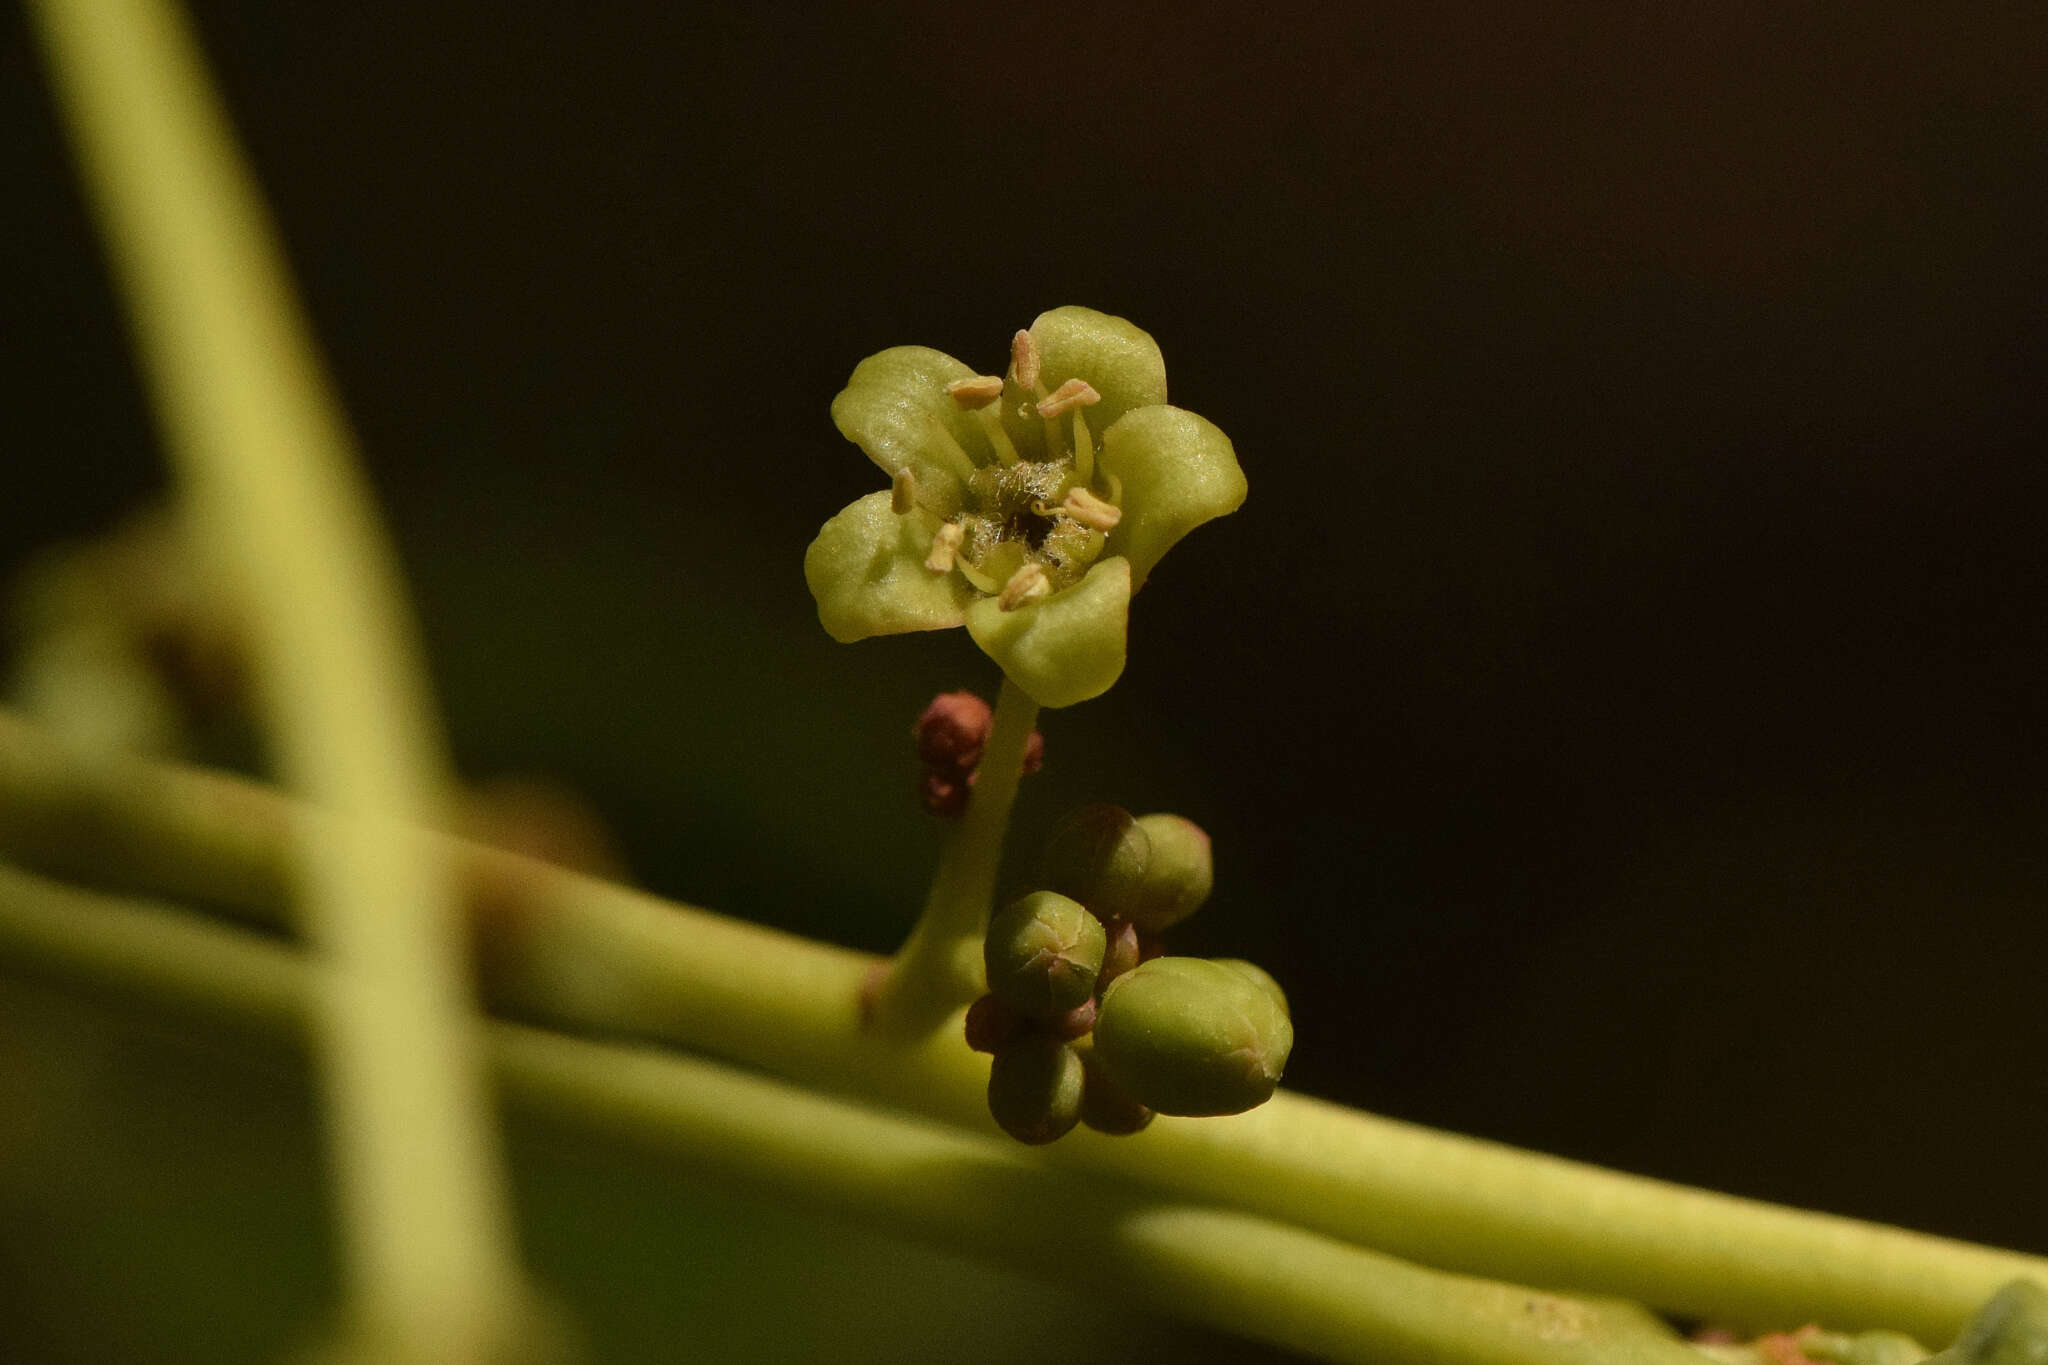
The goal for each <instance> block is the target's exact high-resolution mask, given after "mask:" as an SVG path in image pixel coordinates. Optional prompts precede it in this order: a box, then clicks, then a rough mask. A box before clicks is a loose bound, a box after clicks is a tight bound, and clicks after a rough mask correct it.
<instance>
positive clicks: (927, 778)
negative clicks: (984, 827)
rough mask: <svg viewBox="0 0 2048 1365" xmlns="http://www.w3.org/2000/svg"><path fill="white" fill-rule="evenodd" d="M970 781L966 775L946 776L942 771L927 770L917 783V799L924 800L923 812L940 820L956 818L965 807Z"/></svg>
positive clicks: (970, 778) (969, 777) (970, 777)
mask: <svg viewBox="0 0 2048 1365" xmlns="http://www.w3.org/2000/svg"><path fill="white" fill-rule="evenodd" d="M971 781H972V776H971V775H970V776H968V777H948V776H947V775H945V774H944V773H935V772H927V773H926V774H925V775H924V777H923V779H922V780H921V781H920V782H919V783H918V784H917V795H918V799H919V800H920V801H922V802H924V808H925V812H926V813H927V814H930V815H936V816H938V817H939V818H940V819H941V820H957V819H959V818H960V813H961V812H962V811H964V810H966V809H967V788H968V785H969V783H970V782H971Z"/></svg>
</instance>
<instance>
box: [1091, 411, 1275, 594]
mask: <svg viewBox="0 0 2048 1365" xmlns="http://www.w3.org/2000/svg"><path fill="white" fill-rule="evenodd" d="M1099 464H1100V467H1101V469H1102V472H1103V473H1104V474H1106V475H1110V476H1113V477H1114V478H1115V479H1116V480H1117V481H1118V482H1120V483H1121V484H1122V503H1121V505H1122V507H1123V514H1124V515H1123V520H1122V521H1120V522H1118V523H1117V527H1116V529H1115V530H1114V531H1111V532H1110V533H1109V545H1108V547H1107V548H1108V552H1109V553H1110V554H1113V555H1123V556H1125V557H1126V558H1128V559H1129V560H1130V561H1131V580H1132V587H1133V590H1135V589H1136V588H1138V587H1141V586H1143V585H1144V582H1145V577H1146V575H1148V574H1149V573H1151V572H1152V566H1153V565H1154V564H1157V563H1158V562H1159V557H1160V556H1161V555H1163V554H1165V553H1166V552H1167V551H1168V550H1170V549H1172V548H1173V544H1174V542H1175V541H1177V540H1179V539H1180V538H1181V537H1182V536H1184V535H1186V534H1187V533H1188V532H1190V531H1192V530H1194V529H1195V528H1196V527H1197V526H1200V525H1201V524H1202V523H1203V522H1205V521H1208V520H1210V519H1212V518H1214V517H1220V516H1223V515H1224V514H1225V513H1228V512H1235V511H1236V510H1237V509H1238V508H1239V507H1241V506H1243V505H1244V495H1245V482H1244V471H1243V470H1242V469H1239V468H1238V467H1237V452H1236V451H1235V450H1233V449H1231V445H1230V438H1229V437H1228V436H1225V435H1224V434H1223V433H1222V432H1221V431H1219V430H1217V428H1216V424H1215V423H1213V422H1211V421H1210V420H1209V419H1208V418H1206V417H1198V416H1196V415H1195V414H1194V413H1192V412H1188V411H1185V410H1183V409H1181V408H1173V407H1164V406H1161V407H1154V408H1139V409H1138V410H1136V411H1135V412H1131V413H1129V414H1127V415H1126V416H1125V417H1124V418H1123V419H1122V420H1121V421H1119V422H1117V424H1116V425H1115V426H1113V427H1111V428H1110V429H1109V430H1108V431H1106V432H1104V433H1103V436H1102V454H1101V456H1100V459H1099Z"/></svg>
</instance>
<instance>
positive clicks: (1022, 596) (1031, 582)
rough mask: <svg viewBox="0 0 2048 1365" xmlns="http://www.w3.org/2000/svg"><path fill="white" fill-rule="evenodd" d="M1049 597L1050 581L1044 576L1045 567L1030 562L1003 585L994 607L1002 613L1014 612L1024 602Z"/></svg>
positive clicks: (1050, 593) (1033, 561) (1034, 561)
mask: <svg viewBox="0 0 2048 1365" xmlns="http://www.w3.org/2000/svg"><path fill="white" fill-rule="evenodd" d="M1050 596H1052V580H1051V579H1049V578H1047V577H1046V576H1045V567H1044V566H1043V565H1041V564H1040V563H1038V561H1037V560H1032V561H1031V562H1030V563H1028V564H1026V565H1025V566H1024V567H1023V568H1021V569H1019V570H1017V572H1015V573H1013V574H1011V575H1010V581H1009V582H1007V583H1005V584H1003V593H1002V596H1000V597H998V598H997V599H996V606H997V607H999V608H1001V609H1002V610H1003V611H1015V610H1017V608H1019V607H1021V606H1023V605H1024V604H1025V603H1026V602H1036V601H1037V600H1038V599H1039V598H1041V597H1050Z"/></svg>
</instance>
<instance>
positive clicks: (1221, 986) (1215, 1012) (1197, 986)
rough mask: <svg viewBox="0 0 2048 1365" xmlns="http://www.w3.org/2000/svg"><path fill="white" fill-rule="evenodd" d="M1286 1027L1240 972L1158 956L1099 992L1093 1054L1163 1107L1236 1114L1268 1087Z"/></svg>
mask: <svg viewBox="0 0 2048 1365" xmlns="http://www.w3.org/2000/svg"><path fill="white" fill-rule="evenodd" d="M1293 1046H1294V1025H1293V1024H1292V1023H1290V1022H1289V1021H1288V1018H1287V1012H1286V1011H1285V1010H1284V1009H1282V1008H1281V1007H1280V1005H1279V1004H1278V1003H1277V1002H1276V1001H1275V1000H1274V998H1273V996H1272V995H1271V994H1269V993H1268V992H1267V991H1266V989H1265V988H1264V987H1263V986H1261V985H1260V984H1259V983H1258V982H1257V981H1255V980H1253V979H1252V978H1251V977H1250V976H1248V975H1246V974H1245V973H1244V972H1242V971H1238V970H1236V969H1234V968H1231V967H1226V966H1224V965H1223V964H1221V963H1218V962H1209V961H1206V960H1204V959H1202V958H1194V957H1161V958H1154V959H1153V960H1152V961H1150V962H1146V963H1142V964H1140V965H1139V966H1137V967H1135V968H1133V969H1132V970H1130V971H1128V972H1125V973H1124V974H1123V975H1122V976H1120V977H1118V978H1117V979H1116V980H1115V981H1114V982H1113V983H1111V985H1110V988H1109V989H1108V990H1107V991H1105V992H1104V993H1103V996H1102V1008H1101V1011H1100V1013H1099V1014H1098V1015H1097V1016H1096V1020H1095V1052H1096V1055H1097V1056H1098V1057H1099V1058H1100V1059H1101V1061H1102V1065H1103V1068H1104V1069H1105V1070H1106V1071H1108V1072H1109V1074H1110V1077H1111V1079H1113V1080H1114V1081H1116V1083H1117V1084H1118V1085H1119V1086H1120V1087H1122V1088H1123V1090H1124V1091H1125V1092H1127V1093H1128V1094H1129V1095H1130V1096H1131V1097H1132V1098H1133V1099H1136V1100H1138V1101H1140V1102H1142V1103H1144V1104H1147V1105H1150V1106H1151V1107H1152V1108H1154V1109H1156V1110H1158V1111H1159V1112H1160V1113H1162V1114H1184V1115H1189V1116H1206V1115H1213V1114H1241V1113H1243V1112H1244V1111H1245V1110H1247V1109H1252V1108H1256V1107H1257V1106H1258V1105H1260V1104H1263V1103H1265V1101H1266V1100H1267V1099H1268V1098H1269V1097H1270V1096H1271V1095H1272V1093H1273V1087H1274V1086H1276V1085H1278V1084H1279V1082H1280V1072H1281V1069H1282V1068H1283V1067H1284V1066H1286V1064H1287V1053H1288V1051H1289V1049H1291V1048H1292V1047H1293Z"/></svg>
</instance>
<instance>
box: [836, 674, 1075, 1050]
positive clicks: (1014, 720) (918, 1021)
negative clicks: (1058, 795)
mask: <svg viewBox="0 0 2048 1365" xmlns="http://www.w3.org/2000/svg"><path fill="white" fill-rule="evenodd" d="M1037 724H1038V703H1037V702H1035V701H1033V700H1031V698H1030V697H1028V696H1026V695H1025V694H1024V691H1023V689H1021V688H1019V687H1018V686H1017V685H1016V684H1015V683H1013V682H1011V681H1010V680H1009V679H1008V678H1005V679H1003V690H1002V692H1001V693H1000V694H999V695H998V696H997V697H996V709H995V723H994V728H993V729H992V730H991V731H990V733H989V738H988V743H987V744H986V745H985V746H984V747H983V749H982V753H981V764H980V766H979V767H977V768H976V769H975V780H974V794H973V795H972V796H971V797H970V798H969V799H968V802H967V809H966V811H965V812H963V813H962V814H961V816H960V819H959V821H958V822H957V823H955V824H954V826H953V828H952V830H951V831H950V832H949V833H948V834H947V836H946V843H945V846H944V847H943V848H942V849H941V850H940V851H939V865H938V868H937V870H936V871H935V872H934V873H933V875H932V887H931V892H930V894H929V895H928V896H927V897H926V898H925V904H924V913H923V915H921V916H920V917H919V918H918V921H917V925H916V927H915V928H913V929H912V930H911V931H910V937H909V938H908V939H907V940H906V941H905V942H904V944H903V947H902V948H900V949H898V950H897V953H896V956H895V957H893V958H892V959H890V962H889V966H888V968H887V970H886V971H885V972H884V973H883V975H882V976H881V977H880V979H879V980H878V981H875V982H873V983H870V984H869V985H867V986H866V987H865V989H867V990H868V991H869V992H870V994H869V997H868V1000H867V1002H866V1004H867V1012H868V1020H869V1023H870V1025H871V1027H873V1028H874V1029H875V1030H876V1031H877V1032H878V1033H881V1034H882V1035H883V1036H885V1037H892V1038H915V1037H917V1036H918V1035H920V1034H924V1033H929V1032H930V1031H931V1030H932V1029H935V1028H937V1027H938V1026H939V1025H941V1024H943V1023H944V1022H946V1020H947V1019H948V1018H949V1017H950V1016H951V1015H952V1014H953V1012H954V1011H955V1010H957V1009H959V1008H960V1007H961V1006H962V1005H964V1004H966V1003H967V1002H968V1001H970V1000H972V999H973V998H974V997H975V996H976V995H978V994H980V993H981V989H982V967H981V940H982V935H983V934H984V933H986V932H987V930H988V917H989V911H990V909H991V908H992V906H993V903H994V901H995V894H996V875H997V873H998V872H999V871H1000V870H1001V867H1002V860H1003V839H1004V836H1005V835H1006V834H1007V833H1008V832H1009V828H1010V807H1011V806H1012V805H1013V804H1015V802H1016V799H1017V782H1018V780H1019V779H1020V778H1021V777H1022V776H1023V772H1024V751H1025V749H1026V747H1027V746H1028V745H1029V744H1030V741H1031V732H1032V730H1033V729H1034V728H1036V726H1037Z"/></svg>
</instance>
